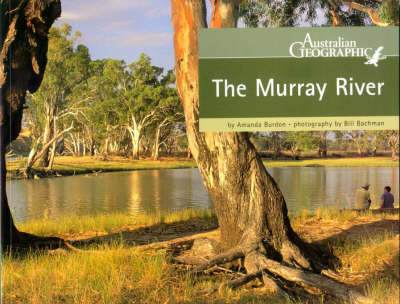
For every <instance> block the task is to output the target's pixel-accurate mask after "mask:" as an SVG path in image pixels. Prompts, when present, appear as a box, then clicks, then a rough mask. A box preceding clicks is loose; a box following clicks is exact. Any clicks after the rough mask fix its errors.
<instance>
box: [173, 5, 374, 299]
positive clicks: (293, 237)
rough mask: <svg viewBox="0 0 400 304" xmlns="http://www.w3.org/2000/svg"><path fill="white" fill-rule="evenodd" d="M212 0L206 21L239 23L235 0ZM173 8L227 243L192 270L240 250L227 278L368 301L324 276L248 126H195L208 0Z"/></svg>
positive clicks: (190, 110)
mask: <svg viewBox="0 0 400 304" xmlns="http://www.w3.org/2000/svg"><path fill="white" fill-rule="evenodd" d="M211 4H212V10H213V12H212V17H211V27H235V26H236V23H237V16H238V6H239V0H211ZM171 11H172V24H173V27H174V47H175V73H176V78H177V80H176V86H177V88H178V92H179V95H180V98H181V100H182V103H183V108H184V113H185V119H186V128H187V129H186V130H187V136H188V141H189V148H190V151H191V152H192V155H193V157H194V159H195V160H196V162H197V165H198V168H199V170H200V173H201V175H202V178H203V182H204V184H205V186H206V188H207V190H208V192H209V194H210V196H211V198H212V200H213V202H214V206H215V210H216V214H217V217H218V222H219V226H220V230H221V243H222V245H223V246H224V247H225V249H226V251H225V252H224V253H222V254H220V255H218V256H215V257H213V258H211V259H210V260H209V261H207V262H206V263H204V264H202V265H200V266H198V267H197V268H196V271H203V270H206V269H208V268H210V267H213V266H215V265H218V264H221V263H222V264H223V263H226V262H229V261H233V260H235V259H238V258H244V266H245V268H246V271H247V275H246V276H244V277H241V278H239V279H237V280H232V281H230V282H227V285H228V286H238V285H240V284H243V283H246V282H248V281H249V280H251V279H254V278H255V277H260V276H261V277H262V279H263V281H264V283H265V284H267V285H269V286H270V287H272V288H274V289H275V290H276V291H277V292H279V293H281V294H283V295H285V296H287V293H286V291H285V287H284V286H283V285H282V283H281V281H280V280H282V279H283V280H287V281H291V282H295V283H297V284H299V285H302V284H305V285H311V286H313V287H317V288H319V289H320V290H322V291H323V292H326V293H328V294H330V295H334V296H335V297H337V298H340V299H342V300H345V301H349V302H351V303H372V302H371V300H370V299H368V298H366V297H364V296H362V295H361V294H359V293H358V292H357V291H354V290H352V289H351V288H349V287H348V286H345V285H343V284H341V283H338V282H337V281H335V280H332V279H331V278H329V277H327V276H326V275H327V273H328V271H327V269H326V266H325V265H326V264H327V263H324V262H326V261H323V256H322V252H321V251H320V250H319V248H314V247H311V245H309V244H306V243H304V242H303V241H302V240H301V239H300V238H299V237H298V236H297V234H296V233H295V232H294V231H293V229H292V227H291V226H290V222H289V218H288V215H287V208H286V203H285V199H284V197H283V195H282V192H281V191H280V190H279V188H278V186H277V184H276V183H275V181H274V180H273V178H272V177H271V176H270V175H269V174H268V172H267V171H266V169H265V167H264V165H263V163H262V161H261V158H260V157H259V155H258V154H257V152H256V150H255V148H254V146H253V145H252V144H251V143H250V141H249V137H248V134H247V133H228V132H226V133H201V132H199V92H198V91H199V82H198V29H199V28H204V27H206V26H207V24H206V5H205V2H204V0H171ZM272 43H273V42H272ZM319 273H323V274H324V275H321V274H319ZM299 285H298V286H299ZM213 290H215V289H213Z"/></svg>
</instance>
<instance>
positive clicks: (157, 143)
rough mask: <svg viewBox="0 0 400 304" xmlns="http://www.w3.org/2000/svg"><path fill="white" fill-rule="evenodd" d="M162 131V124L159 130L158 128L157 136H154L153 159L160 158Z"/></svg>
mask: <svg viewBox="0 0 400 304" xmlns="http://www.w3.org/2000/svg"><path fill="white" fill-rule="evenodd" d="M160 133H161V128H160V126H158V127H157V130H156V137H155V138H154V145H153V153H152V159H153V160H158V158H159V150H160Z"/></svg>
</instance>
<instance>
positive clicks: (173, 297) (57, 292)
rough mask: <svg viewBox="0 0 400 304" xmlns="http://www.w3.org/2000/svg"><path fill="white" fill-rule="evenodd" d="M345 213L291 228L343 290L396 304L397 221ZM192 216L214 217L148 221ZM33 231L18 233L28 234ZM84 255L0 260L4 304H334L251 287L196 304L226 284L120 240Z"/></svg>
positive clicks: (299, 221) (308, 218)
mask: <svg viewBox="0 0 400 304" xmlns="http://www.w3.org/2000/svg"><path fill="white" fill-rule="evenodd" d="M186 212H187V211H186ZM348 213H349V215H342V217H339V218H335V217H334V216H335V214H337V213H335V212H334V211H322V210H320V211H317V214H316V215H309V214H305V215H304V214H303V216H301V215H300V216H298V217H296V218H292V223H293V226H294V229H295V230H296V231H297V232H298V233H299V234H300V235H301V236H302V237H303V238H304V239H306V240H308V241H314V242H320V243H322V244H329V246H330V247H331V248H332V250H333V251H334V252H335V254H336V255H337V256H338V258H339V259H340V261H341V264H342V266H341V267H339V268H338V269H337V270H338V271H339V272H340V273H341V274H342V276H343V278H344V281H346V283H348V284H353V285H355V286H357V288H359V289H360V291H362V292H364V293H366V294H368V295H369V296H371V297H374V298H375V299H382V298H384V299H385V303H387V304H392V303H393V304H394V303H399V302H398V299H399V288H398V282H399V274H398V267H399V263H398V258H399V242H398V223H399V217H398V215H380V214H378V215H376V214H372V213H363V214H357V213H352V212H348ZM196 216H197V217H198V216H200V217H204V218H206V219H207V218H212V217H213V215H212V213H208V214H204V213H203V215H202V213H200V214H199V213H196V212H193V213H189V212H187V213H186V214H183V215H179V214H178V213H176V214H174V215H170V217H169V216H165V217H159V218H158V219H153V224H154V223H159V222H162V221H164V222H174V221H176V220H177V221H179V220H182V219H185V220H190V218H191V217H196ZM149 219H150V218H147V220H149ZM80 220H82V221H87V220H88V218H80ZM75 221H76V222H78V221H79V220H78V219H75ZM117 222H119V223H124V221H122V222H121V221H120V220H119V221H117ZM36 225H37V224H34V225H33V224H28V225H26V226H24V227H25V228H26V229H27V230H30V231H32V230H34V229H36V228H35V227H37V226H36ZM55 225H56V226H57V225H58V224H55ZM75 225H77V224H76V223H75ZM80 225H82V226H81V227H90V225H89V226H85V225H86V224H83V223H82V224H80ZM138 225H140V226H143V225H145V223H142V222H140V224H138ZM149 225H150V224H149ZM78 226H79V225H78ZM100 226H101V227H108V226H107V225H104V226H103V225H100ZM110 227H111V228H107V229H104V231H109V230H108V229H111V230H110V231H113V232H115V231H117V230H118V228H117V226H116V225H114V226H113V225H111V226H110ZM41 229H42V228H41ZM41 229H38V230H36V231H38V232H39V231H42V232H45V234H48V233H50V232H51V231H59V232H61V231H64V230H63V229H64V228H54V229H51V228H50V227H47V228H46V229H42V230H41ZM95 229H98V227H97V228H95ZM101 229H103V228H101ZM84 249H85V250H86V251H84V252H67V253H65V254H54V253H53V254H52V253H50V252H39V253H38V252H34V253H31V254H28V255H24V256H4V258H3V269H2V274H3V281H2V287H3V296H4V298H3V303H18V304H19V303H21V304H22V303H32V304H39V303H40V304H42V303H43V304H47V303H48V304H50V303H51V304H58V303H82V304H86V303H112V304H114V303H115V304H117V303H121V304H122V303H221V304H222V303H278V304H279V303H282V304H283V303H298V304H300V303H303V304H305V303H335V304H336V303H339V302H337V301H336V300H334V301H333V302H332V301H331V302H330V301H329V300H328V301H327V300H326V299H324V298H323V297H319V298H318V297H317V298H316V299H314V300H313V301H310V300H308V301H307V300H293V301H292V302H288V301H286V300H285V299H283V298H279V297H276V296H274V295H271V294H269V292H268V290H266V289H264V288H263V287H262V286H260V284H259V283H257V282H254V283H250V284H248V285H246V286H244V287H243V288H240V289H238V290H230V289H222V290H220V291H219V292H217V293H215V294H213V295H211V296H200V295H198V294H197V292H198V291H199V290H202V289H204V288H207V287H210V286H211V285H213V284H215V283H216V282H221V281H223V280H227V279H229V278H230V276H229V275H227V274H222V273H219V274H214V275H212V276H209V275H199V276H194V275H193V274H192V273H191V272H190V271H187V270H185V269H182V268H176V267H175V266H174V265H173V264H172V263H170V254H169V253H168V252H166V251H165V250H164V249H158V250H156V249H154V248H152V249H149V248H147V249H145V247H140V246H132V245H131V244H128V243H126V242H125V241H124V239H123V238H122V237H121V238H120V239H119V240H118V239H116V240H114V242H112V243H107V244H105V243H97V244H94V245H91V246H88V247H86V248H84Z"/></svg>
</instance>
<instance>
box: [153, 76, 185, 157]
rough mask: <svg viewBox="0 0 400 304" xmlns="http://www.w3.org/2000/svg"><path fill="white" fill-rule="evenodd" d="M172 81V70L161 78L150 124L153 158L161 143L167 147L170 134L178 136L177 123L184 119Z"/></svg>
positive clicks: (173, 78) (156, 155)
mask: <svg viewBox="0 0 400 304" xmlns="http://www.w3.org/2000/svg"><path fill="white" fill-rule="evenodd" d="M173 83H175V76H174V75H173V73H172V71H169V72H168V73H167V75H166V76H165V77H164V78H163V80H162V90H161V92H160V99H159V103H158V106H157V111H156V113H155V116H154V119H153V124H152V129H154V131H153V132H154V133H153V134H154V141H153V149H152V158H153V160H157V159H158V157H159V150H160V146H161V145H164V146H166V147H167V149H168V147H169V144H168V143H171V140H170V139H171V136H172V137H176V136H179V134H178V133H179V128H178V124H179V123H182V122H183V121H184V116H183V108H182V104H181V102H180V100H179V98H178V94H177V92H176V89H175V88H174V87H171V86H170V85H172V84H173ZM172 142H174V141H172Z"/></svg>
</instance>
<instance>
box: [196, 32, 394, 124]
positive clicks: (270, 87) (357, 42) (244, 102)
mask: <svg viewBox="0 0 400 304" xmlns="http://www.w3.org/2000/svg"><path fill="white" fill-rule="evenodd" d="M199 85H200V92H199V94H200V131H304V130H351V129H353V130H385V129H398V126H399V118H398V116H399V29H398V27H385V28H382V27H347V28H346V27H341V28H339V27H338V28H327V27H320V28H275V29H204V30H201V31H200V32H199Z"/></svg>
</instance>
